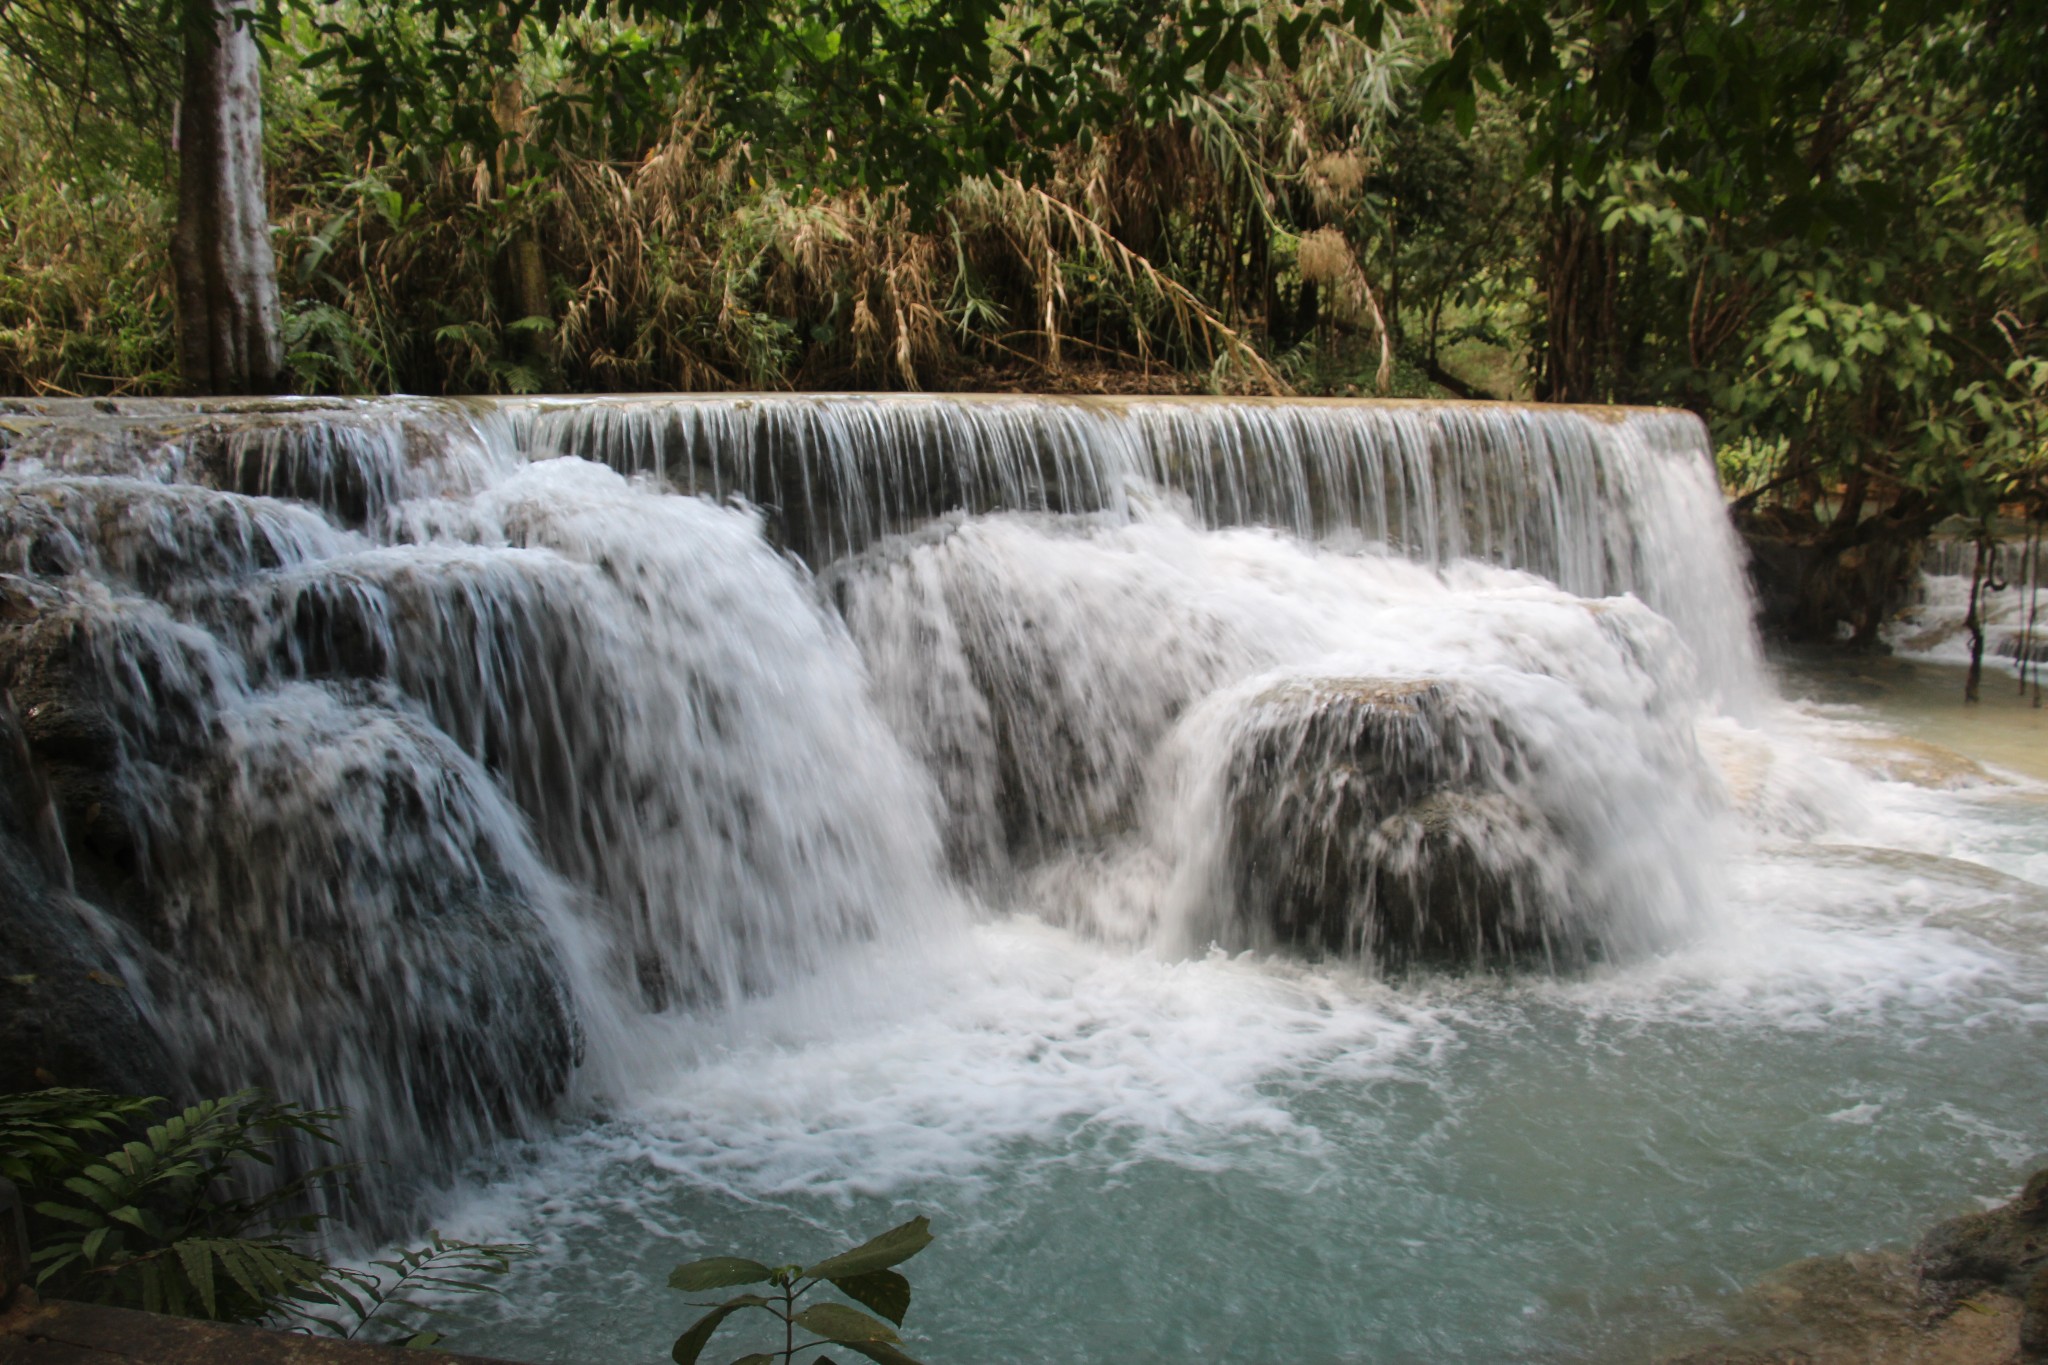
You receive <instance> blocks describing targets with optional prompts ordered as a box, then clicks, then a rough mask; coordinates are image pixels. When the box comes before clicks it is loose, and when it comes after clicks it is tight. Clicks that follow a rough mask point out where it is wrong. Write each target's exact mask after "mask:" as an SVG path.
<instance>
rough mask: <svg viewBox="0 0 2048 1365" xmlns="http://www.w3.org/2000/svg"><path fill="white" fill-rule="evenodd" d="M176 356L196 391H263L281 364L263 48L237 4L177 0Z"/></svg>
mask: <svg viewBox="0 0 2048 1365" xmlns="http://www.w3.org/2000/svg"><path fill="white" fill-rule="evenodd" d="M178 32H179V37H180V39H181V47H182V52H183V68H184V80H183V85H182V89H183V94H184V97H183V99H182V100H181V101H180V102H179V106H178V126H177V141H178V220H177V227H176V228H175V230H174V232H173V235H172V239H171V259H172V266H173V269H174V271H175V274H176V278H177V287H178V355H179V360H180V364H181V368H182V369H183V372H184V376H185V383H186V386H187V387H188V388H190V389H191V390H193V391H194V392H198V393H266V392H269V391H270V390H271V389H273V388H275V387H276V385H277V380H278V371H279V369H280V368H281V366H282V364H283V360H284V353H283V348H282V347H281V345H280V343H279V338H278V309H277V262H276V259H275V257H274V256H273V255H272V253H271V248H270V214H269V209H268V207H267V205H266V203H265V195H264V174H263V87H262V80H263V78H262V55H261V53H260V51H259V50H258V47H257V42H256V30H255V16H254V15H253V14H252V13H251V12H250V11H249V10H248V9H247V8H246V7H244V6H242V5H241V4H239V3H237V0H179V8H178Z"/></svg>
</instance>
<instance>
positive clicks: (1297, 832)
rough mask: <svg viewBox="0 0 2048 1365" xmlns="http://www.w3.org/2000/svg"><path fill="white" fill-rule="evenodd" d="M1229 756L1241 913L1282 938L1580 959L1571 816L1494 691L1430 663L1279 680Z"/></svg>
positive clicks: (1369, 947)
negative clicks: (1550, 802) (1532, 764)
mask: <svg viewBox="0 0 2048 1365" xmlns="http://www.w3.org/2000/svg"><path fill="white" fill-rule="evenodd" d="M1254 710H1255V714H1256V716H1257V719H1256V720H1255V722H1254V724H1253V725H1252V726H1251V727H1250V728H1249V729H1248V731H1247V732H1246V735H1245V738H1244V741H1243V742H1242V744H1241V746H1240V748H1239V750H1238V752H1237V754H1236V756H1235V759H1234V761H1233V763H1232V767H1231V772H1230V777H1229V788H1230V798H1229V800H1230V851H1229V854H1228V860H1229V865H1230V867H1231V869H1232V873H1233V876H1234V882H1235V885H1234V888H1233V890H1234V893H1235V897H1236V903H1237V906H1238V910H1239V914H1240V915H1241V916H1243V917H1246V918H1248V919H1250V920H1252V921H1254V922H1255V923H1257V924H1260V925H1263V926H1265V927H1266V928H1267V929H1268V930H1270V932H1271V934H1272V935H1273V937H1274V938H1276V939H1277V940H1278V941H1279V942H1281V943H1285V944H1291V945H1298V946H1303V947H1308V948H1312V949H1316V950H1320V951H1323V952H1328V953H1334V954H1355V955H1360V956H1366V957H1371V958H1373V959H1376V960H1377V961H1379V962H1380V963H1381V964H1383V965H1385V966H1389V967H1400V966H1404V965H1408V964H1411V963H1415V964H1421V963H1453V964H1458V963H1475V962H1477V963H1514V962H1537V963H1542V964H1545V965H1552V966H1555V965H1569V964H1570V963H1573V962H1577V961H1582V960H1584V959H1585V958H1587V957H1588V956H1590V955H1592V954H1593V953H1594V951H1595V950H1596V948H1597V944H1596V942H1595V940H1594V937H1593V935H1591V934H1590V933H1589V932H1588V931H1587V930H1586V929H1585V928H1584V927H1583V926H1578V925H1575V924H1574V922H1573V920H1572V919H1571V917H1570V916H1569V915H1568V914H1567V913H1566V899H1567V898H1566V890H1567V882H1568V874H1569V866H1570V864H1569V854H1568V851H1567V849H1566V847H1565V844H1566V841H1565V840H1564V838H1563V836H1562V833H1561V832H1560V831H1559V830H1557V829H1556V828H1554V827H1553V825H1552V824H1551V822H1550V821H1549V820H1548V819H1547V818H1546V817H1545V815H1544V814H1543V813H1542V812H1541V811H1540V810H1539V809H1537V808H1536V807H1535V806H1534V805H1533V804H1532V803H1531V802H1530V801H1529V800H1528V799H1527V798H1526V797H1525V796H1524V795H1522V789H1523V787H1524V785H1525V782H1524V779H1525V778H1526V776H1527V770H1528V765H1529V758H1528V755H1527V753H1526V751H1525V750H1524V748H1523V746H1522V745H1521V744H1520V743H1519V742H1518V741H1517V740H1516V739H1515V737H1514V736H1513V734H1512V733H1511V732H1510V731H1509V730H1508V728H1507V727H1506V726H1504V725H1503V724H1501V722H1500V720H1499V718H1498V716H1496V715H1495V714H1493V712H1492V710H1491V707H1490V705H1489V704H1488V703H1487V702H1486V701H1485V700H1484V699H1482V698H1481V697H1479V696H1478V695H1477V694H1476V693H1474V692H1473V691H1472V690H1470V689H1468V688H1464V687H1461V686H1458V685H1456V684H1451V683H1445V682H1439V681H1432V680H1426V679H1424V680H1383V679H1315V680H1307V681H1300V682H1289V683H1286V684H1282V685H1280V686H1278V687H1276V688H1274V689H1272V690H1271V691H1269V692H1267V693H1266V694H1265V695H1263V696H1262V697H1260V698H1259V699H1258V701H1257V702H1256V703H1255V704H1254Z"/></svg>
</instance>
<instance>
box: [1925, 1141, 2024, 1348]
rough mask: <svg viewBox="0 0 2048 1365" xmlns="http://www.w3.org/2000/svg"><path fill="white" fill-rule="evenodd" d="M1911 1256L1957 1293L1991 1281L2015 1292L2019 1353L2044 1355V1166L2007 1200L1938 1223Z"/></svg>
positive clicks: (1934, 1280) (1935, 1280)
mask: <svg viewBox="0 0 2048 1365" xmlns="http://www.w3.org/2000/svg"><path fill="white" fill-rule="evenodd" d="M1913 1259H1914V1262H1915V1264H1916V1265H1918V1267H1919V1269H1920V1275H1921V1278H1922V1279H1923V1280H1926V1281H1929V1282H1932V1283H1935V1284H1939V1285H1942V1286H1944V1287H1946V1288H1948V1289H1950V1290H1951V1291H1952V1292H1955V1293H1956V1294H1958V1295H1960V1294H1964V1293H1968V1292H1969V1291H1970V1290H1972V1289H1979V1288H1985V1287H1989V1288H1993V1289H1998V1290H2002V1291H2004V1292H2005V1293H2008V1294H2011V1295H2013V1296H2014V1297H2016V1298H2018V1299H2019V1300H2020V1302H2021V1305H2022V1317H2021V1319H2020V1359H2022V1360H2028V1361H2041V1360H2048V1170H2042V1171H2037V1172H2035V1174H2034V1176H2033V1178H2032V1179H2031V1180H2029V1181H2027V1184H2026V1188H2025V1189H2023V1190H2021V1191H2020V1196H2019V1198H2017V1199H2015V1200H2013V1201H2012V1202H2011V1203H2009V1204H2003V1205H2001V1206H1999V1207H1998V1208H1995V1209H1991V1210H1988V1211H1986V1212H1984V1213H1968V1214H1964V1215H1963V1216H1962V1217H1960V1218H1951V1219H1950V1220H1949V1221H1948V1222H1946V1223H1941V1224H1939V1225H1937V1226H1936V1227H1935V1228H1934V1229H1933V1230H1932V1231H1931V1232H1929V1233H1928V1234H1927V1235H1926V1236H1925V1237H1924V1238H1922V1239H1921V1241H1920V1245H1919V1246H1918V1247H1917V1248H1915V1250H1914V1253H1913Z"/></svg>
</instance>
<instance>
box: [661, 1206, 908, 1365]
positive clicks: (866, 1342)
mask: <svg viewBox="0 0 2048 1365" xmlns="http://www.w3.org/2000/svg"><path fill="white" fill-rule="evenodd" d="M931 1240H932V1234H931V1220H930V1219H928V1218H922V1217H919V1218H913V1219H911V1220H910V1221H909V1222H907V1223H905V1224H903V1225H902V1226H901V1227H894V1228H891V1229H889V1230H888V1231H887V1232H885V1233H883V1234H882V1235H881V1236H879V1237H876V1238H873V1239H871V1240H869V1241H866V1242H863V1243H861V1244H860V1245H859V1246H857V1247H854V1248H853V1249H852V1250H851V1251H842V1252H840V1253H839V1254H838V1255H837V1256H828V1257H826V1258H825V1259H824V1260H822V1261H819V1262H818V1263H817V1264H816V1265H811V1266H804V1265H780V1266H770V1265H763V1264H761V1262H759V1261H749V1260H746V1259H744V1258H742V1257H738V1256H713V1257H711V1258H710V1259H708V1260H703V1261H692V1262H690V1263H689V1264H688V1265H679V1266H677V1267H676V1268H675V1271H674V1273H673V1274H671V1275H670V1276H669V1277H668V1283H669V1288H671V1289H680V1290H682V1291H683V1292H684V1293H686V1294H701V1293H703V1292H704V1291H706V1290H709V1289H728V1288H732V1287H735V1286H738V1285H743V1284H767V1285H769V1286H771V1287H772V1292H771V1293H768V1294H741V1295H738V1296H737V1297H735V1298H730V1299H727V1300H726V1301H725V1302H723V1303H708V1304H697V1305H695V1306H696V1307H700V1308H708V1309H710V1310H711V1311H709V1312H708V1313H706V1314H705V1315H704V1316H703V1317H701V1318H698V1319H697V1321H696V1322H695V1323H693V1324H691V1326H690V1330H689V1331H687V1332H685V1333H683V1334H682V1335H681V1336H679V1337H677V1338H676V1345H675V1350H674V1352H673V1355H674V1357H675V1361H676V1365H697V1357H698V1356H699V1355H700V1354H702V1353H703V1350H704V1347H705V1346H706V1345H707V1344H709V1342H710V1341H711V1335H712V1333H714V1332H716V1331H717V1330H718V1328H719V1325H720V1324H721V1323H723V1322H724V1321H725V1320H726V1319H727V1318H729V1317H731V1316H732V1315H733V1314H735V1313H742V1312H745V1311H746V1310H748V1309H750V1308H751V1309H758V1310H760V1311H761V1312H764V1313H767V1314H769V1315H770V1316H771V1317H774V1318H775V1319H776V1320H778V1321H779V1322H781V1323H782V1349H781V1350H780V1351H768V1352H759V1351H757V1352H754V1353H753V1354H750V1355H745V1356H741V1357H740V1358H739V1359H737V1360H735V1361H733V1362H732V1365H771V1362H773V1361H777V1360H780V1361H782V1362H784V1365H788V1363H789V1362H791V1361H793V1360H795V1359H796V1357H797V1356H798V1355H799V1354H801V1353H802V1352H805V1351H810V1350H818V1349H822V1348H823V1347H827V1346H839V1347H843V1348H845V1349H846V1350H849V1351H852V1352H853V1353H855V1354H856V1355H863V1356H866V1357H867V1358H868V1359H869V1360H873V1361H877V1362H879V1363H880V1365H917V1362H916V1361H915V1360H913V1359H912V1358H911V1357H910V1356H908V1355H906V1354H904V1352H903V1351H902V1350H901V1349H900V1348H899V1343H900V1342H901V1340H902V1338H900V1337H898V1336H897V1335H896V1333H895V1331H894V1329H892V1328H891V1327H890V1326H889V1323H884V1322H881V1321H879V1320H877V1319H875V1318H871V1317H869V1316H868V1315H867V1314H866V1313H863V1312H861V1311H860V1310H859V1309H855V1308H848V1307H847V1306H846V1305H845V1304H843V1303H814V1304H811V1305H809V1306H808V1307H805V1308H798V1307H797V1300H799V1299H801V1298H802V1297H803V1296H804V1295H806V1294H808V1293H810V1292H811V1291H812V1290H813V1289H816V1288H817V1287H818V1286H819V1285H821V1284H829V1285H831V1286H832V1287H833V1288H834V1289H836V1290H838V1291H839V1292H840V1293H842V1294H844V1295H846V1297H847V1298H849V1299H852V1300H853V1301H854V1302H855V1303H858V1304H860V1305H862V1307H866V1308H872V1309H874V1310H875V1312H877V1313H880V1314H881V1315H882V1316H883V1317H885V1318H887V1319H888V1320H889V1322H890V1323H894V1324H896V1326H898V1327H901V1326H902V1325H903V1315H904V1314H905V1313H907V1312H908V1311H910V1281H909V1280H906V1279H904V1278H903V1276H902V1275H901V1274H899V1273H897V1272H896V1271H895V1270H892V1269H891V1268H890V1267H892V1266H895V1265H899V1264H901V1263H902V1262H904V1261H907V1260H909V1259H910V1258H911V1257H912V1256H915V1255H917V1253H918V1252H920V1251H923V1250H924V1249H925V1248H926V1247H927V1246H930V1245H931ZM799 1330H802V1331H804V1332H808V1333H810V1334H811V1335H812V1336H814V1337H817V1338H818V1340H816V1341H804V1342H799V1341H798V1340H797V1339H796V1334H797V1332H798V1331H799ZM810 1365H833V1362H832V1359H831V1357H829V1356H826V1355H822V1354H821V1355H819V1356H816V1357H815V1358H814V1359H813V1360H812V1361H811V1362H810Z"/></svg>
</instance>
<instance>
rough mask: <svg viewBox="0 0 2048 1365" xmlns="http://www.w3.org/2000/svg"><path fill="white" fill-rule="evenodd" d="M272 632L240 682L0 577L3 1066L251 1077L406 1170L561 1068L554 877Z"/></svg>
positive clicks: (96, 595) (104, 554)
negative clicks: (275, 651) (268, 666)
mask: <svg viewBox="0 0 2048 1365" xmlns="http://www.w3.org/2000/svg"><path fill="white" fill-rule="evenodd" d="M116 491H120V490H116ZM14 510H15V511H17V512H18V511H19V510H20V509H19V508H18V507H17V508H16V509H14ZM15 520H17V521H18V520H19V518H18V517H17V518H15ZM119 520H120V518H118V517H116V518H113V519H112V521H109V520H105V519H102V520H98V521H96V522H95V523H94V527H95V529H96V530H97V531H98V532H99V534H98V535H96V536H94V537H90V538H87V539H84V540H81V541H80V542H79V543H80V550H81V553H86V554H91V555H93V556H95V560H94V562H95V563H96V564H104V563H106V562H107V559H108V558H109V555H108V547H109V546H110V545H112V544H116V543H118V536H117V535H116V529H117V528H114V529H110V528H112V522H114V521H119ZM171 525H172V526H174V527H175V526H176V523H171ZM7 529H9V527H8V526H7V525H5V524H0V531H5V530H7ZM43 539H44V540H45V541H46V540H47V537H45V538H43ZM195 539H197V540H204V537H203V536H200V537H195ZM0 540H4V537H0ZM23 543H25V542H24V541H23V540H22V539H21V538H20V537H17V538H16V539H15V541H14V542H12V544H13V545H14V547H15V548H16V549H18V548H19V546H20V545H21V544H23ZM36 543H43V542H42V541H38V542H36ZM161 543H162V545H163V546H164V547H167V548H166V552H167V553H168V547H172V546H174V545H176V544H177V543H178V540H177V538H176V537H172V536H166V537H164V538H163V539H162V542H161ZM16 562H20V561H19V560H17V561H16ZM127 581H133V580H132V579H130V580H127ZM285 653H286V654H288V655H289V656H290V657H289V658H288V659H287V660H286V661H285V663H283V664H279V665H277V666H278V667H279V668H280V670H281V671H283V672H285V673H286V675H287V676H285V677H283V678H281V679H280V680H279V682H278V684H277V685H276V686H275V687H274V688H272V689H271V690H269V691H267V692H265V693H263V694H261V695H256V694H252V693H251V692H250V690H249V689H248V687H247V684H246V682H245V680H244V679H245V672H244V670H245V669H246V667H247V664H246V662H244V661H240V660H237V659H235V658H233V657H230V656H228V655H226V654H224V653H223V652H221V651H220V649H219V647H218V646H217V645H213V644H211V643H210V642H209V641H208V639H207V637H205V636H204V635H202V634H200V633H199V632H197V631H194V630H192V629H190V628H189V627H186V626H184V625H183V624H181V623H178V622H175V621H173V620H172V619H171V618H170V617H169V616H168V615H166V614H165V613H164V612H163V611H162V610H161V609H160V607H158V606H157V605H156V604H155V603H154V602H152V601H150V600H148V599H145V598H141V597H135V596H128V595H123V594H119V593H117V592H113V591H110V590H109V589H108V588H107V587H105V586H103V585H102V584H101V583H100V582H98V581H96V580H94V579H91V578H88V577H86V576H85V575H83V574H75V573H74V574H65V575H53V576H52V577H50V578H47V579H30V578H24V577H17V576H10V575H4V574H0V1087H4V1088H6V1089H31V1088H37V1087H40V1086H46V1085H72V1086H95V1087H99V1088H104V1089H109V1090H115V1091H122V1092H129V1093H146V1094H161V1095H167V1096H171V1097H173V1098H176V1099H178V1100H181V1101H187V1100H191V1099H194V1098H198V1097H200V1096H202V1095H204V1094H213V1093H221V1092H224V1091H228V1090H233V1089H237V1088H239V1087H241V1086H243V1085H247V1084H250V1083H252V1082H254V1083H262V1084H266V1085H268V1086H270V1087H271V1088H273V1089H274V1090H276V1091H277V1092H278V1093H280V1094H282V1095H284V1096H286V1097H288V1098H290V1099H293V1100H297V1101H299V1102H302V1103H307V1104H316V1105H335V1104H338V1105H342V1106H345V1107H347V1108H348V1109H349V1110H350V1111H352V1113H353V1115H354V1117H353V1119H352V1122H351V1136H352V1138H353V1139H354V1140H355V1141H357V1142H358V1143H361V1144H363V1145H365V1146H367V1147H374V1148H377V1149H381V1150H382V1151H384V1152H386V1153H388V1154H390V1155H391V1156H392V1157H393V1158H394V1160H397V1159H407V1160H409V1161H410V1162H411V1163H412V1164H413V1165H414V1166H415V1167H416V1168H417V1167H419V1166H420V1165H421V1164H422V1163H424V1162H427V1161H429V1160H430V1159H431V1158H432V1157H434V1156H435V1155H437V1154H439V1153H441V1152H447V1151H457V1152H459V1151H464V1150H470V1149H471V1148H473V1146H474V1143H475V1140H476V1139H478V1138H479V1137H481V1136H482V1135H484V1134H487V1133H490V1132H494V1131H504V1130H506V1129H516V1128H517V1127H518V1126H519V1125H520V1124H521V1122H522V1121H523V1120H524V1119H525V1118H526V1117H528V1116H531V1115H533V1114H537V1113H542V1112H545V1110H546V1109H547V1107H548V1106H549V1105H550V1103H551V1102H552V1101H553V1099H554V1098H555V1097H556V1096H557V1095H558V1094H559V1093H560V1092H561V1091H562V1089H563V1088H564V1086H566V1084H567V1083H568V1077H569V1075H570V1073H571V1072H572V1070H573V1069H574V1067H575V1065H576V1062H577V1060H578V1053H579V1050H580V1046H581V1037H580V1032H579V1025H578V1022H577V1019H576V1017H575V1013H574V1009H573V1006H572V1004H571V1000H570V995H569V991H568V987H567V982H566V979H565V976H564V967H563V964H562V963H561V961H560V960H559V955H558V951H557V948H556V946H555V944H554V943H553V942H552V941H551V939H550V937H549V935H548V933H547V932H546V931H545V930H544V928H543V919H544V917H545V916H546V915H547V914H549V913H551V912H552V907H551V905H550V904H548V903H546V902H548V898H550V897H552V896H555V895H557V894H558V892H557V891H556V889H555V887H556V884H555V883H554V881H553V880H552V879H551V878H550V877H548V876H547V874H546V873H545V872H543V871H541V870H540V869H539V868H538V867H536V866H533V865H532V861H531V855H530V853H528V852H526V842H525V836H524V834H523V832H522V831H521V830H520V828H519V826H518V824H517V817H516V816H515V815H514V814H513V812H512V811H511V810H510V809H509V808H507V807H506V806H505V803H504V802H503V799H502V798H501V797H500V796H498V795H497V793H496V792H495V790H494V789H493V788H492V787H491V786H490V784H489V782H488V780H487V779H486V778H485V776H484V775H483V773H482V771H481V770H480V769H479V768H478V767H477V765H476V764H475V762H474V761H473V760H471V759H469V758H468V757H467V756H466V755H464V754H463V753H461V752H460V751H459V750H457V749H456V748H455V746H454V745H453V744H452V743H451V742H450V741H449V740H448V739H447V738H446V737H445V736H444V735H442V734H441V733H440V732H439V731H437V730H435V729H434V728H433V727H432V726H431V725H429V724H426V723H425V722H424V721H422V720H421V719H420V718H419V717H418V716H417V715H415V714H414V713H412V712H410V711H408V710H407V709H405V708H404V707H402V706H398V705H395V704H393V703H391V702H390V701H389V700H388V699H387V698H386V697H385V696H384V695H383V694H382V693H381V692H380V691H379V689H378V687H377V685H376V684H375V683H373V682H370V681H366V680H360V679H354V678H348V679H341V680H337V681H334V682H332V683H314V682H309V681H304V680H302V679H303V672H302V671H300V670H301V669H302V668H303V659H302V657H301V656H304V655H306V654H307V651H304V650H300V651H286V652H285ZM380 1139H381V1140H380ZM451 1139H452V1140H451Z"/></svg>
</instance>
